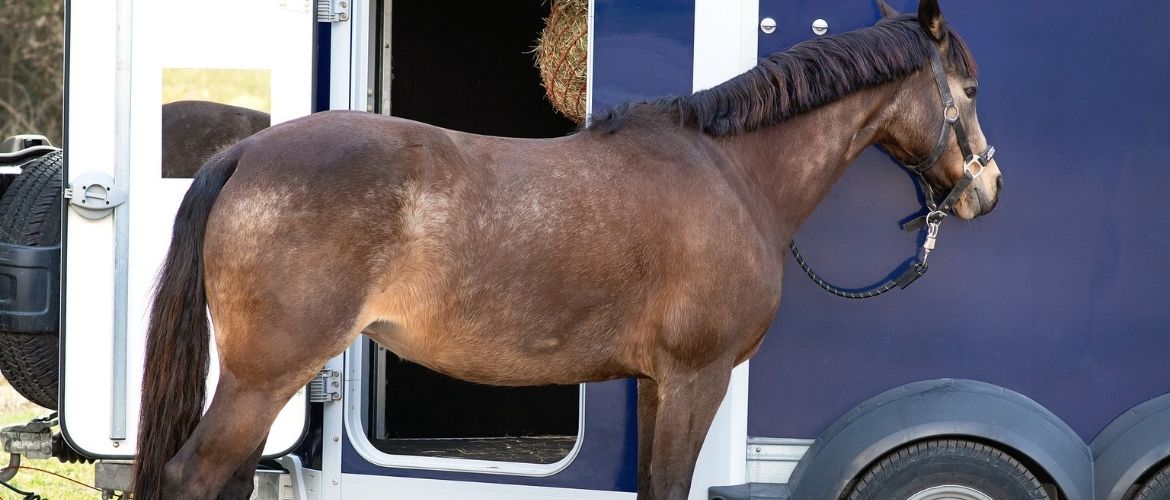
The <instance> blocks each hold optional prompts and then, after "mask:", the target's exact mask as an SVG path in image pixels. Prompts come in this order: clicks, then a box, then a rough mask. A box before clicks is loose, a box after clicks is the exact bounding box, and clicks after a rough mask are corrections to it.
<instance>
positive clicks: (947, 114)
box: [943, 102, 959, 123]
mask: <svg viewBox="0 0 1170 500" xmlns="http://www.w3.org/2000/svg"><path fill="white" fill-rule="evenodd" d="M943 118H944V119H946V121H947V123H955V122H957V121H959V107H958V106H957V105H955V103H953V102H952V103H947V105H946V107H945V108H943Z"/></svg>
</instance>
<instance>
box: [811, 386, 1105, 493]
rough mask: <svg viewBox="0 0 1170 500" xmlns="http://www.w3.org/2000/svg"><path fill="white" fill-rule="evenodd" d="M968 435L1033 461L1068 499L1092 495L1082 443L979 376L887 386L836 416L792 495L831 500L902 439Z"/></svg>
mask: <svg viewBox="0 0 1170 500" xmlns="http://www.w3.org/2000/svg"><path fill="white" fill-rule="evenodd" d="M936 437H967V438H974V439H977V440H980V441H984V442H988V443H989V444H994V445H996V446H998V447H1000V448H1002V449H1004V451H1008V452H1010V453H1012V454H1014V455H1015V456H1016V457H1017V458H1023V459H1025V461H1028V462H1032V463H1034V464H1036V465H1038V466H1039V467H1040V468H1041V469H1043V470H1040V471H1033V472H1034V473H1043V474H1046V475H1047V476H1049V477H1051V478H1052V480H1053V481H1054V482H1055V483H1056V485H1057V486H1058V487H1059V488H1060V489H1061V491H1063V492H1064V495H1065V496H1066V497H1067V498H1068V499H1069V500H1090V499H1092V498H1093V464H1092V456H1091V455H1090V452H1089V447H1088V446H1086V445H1085V443H1084V441H1083V440H1081V438H1080V437H1079V436H1077V434H1076V433H1075V432H1073V430H1072V429H1071V428H1069V426H1068V425H1067V424H1065V423H1064V422H1063V421H1061V420H1060V419H1059V418H1058V417H1057V416H1056V415H1054V414H1053V413H1052V412H1050V411H1048V410H1047V409H1045V408H1044V407H1043V406H1041V405H1040V404H1039V403H1036V402H1035V401H1032V400H1031V399H1028V398H1027V397H1025V396H1023V395H1021V394H1019V393H1016V392H1013V391H1011V390H1008V389H1005V388H1003V387H999V386H995V385H992V384H988V383H985V382H979V381H974V380H956V379H937V380H927V381H922V382H914V383H911V384H907V385H903V386H901V387H897V388H895V389H891V390H889V391H886V392H884V393H882V394H880V395H878V396H875V397H873V398H871V399H870V400H868V401H866V402H864V403H862V404H860V405H858V406H857V407H855V408H853V409H852V410H850V411H848V412H846V413H845V414H844V415H843V416H841V417H840V418H838V419H837V421H836V422H834V423H833V424H832V425H830V426H829V427H828V429H826V430H825V432H824V433H822V434H821V436H820V437H819V438H818V439H817V440H816V442H815V443H814V444H813V446H812V448H810V449H809V451H808V452H807V453H806V454H805V455H804V457H803V458H802V459H801V461H800V463H799V464H798V465H797V467H796V470H795V471H794V472H793V474H792V479H791V480H790V481H789V485H790V486H791V487H792V493H793V494H792V498H796V499H801V498H838V497H839V496H840V495H841V494H842V493H844V492H845V490H846V488H848V487H849V485H850V483H851V482H852V481H853V480H854V479H855V478H856V477H857V476H858V475H859V474H861V473H862V472H863V471H865V469H866V468H867V467H869V465H870V464H872V463H874V462H875V461H877V460H878V459H880V458H881V457H882V456H884V455H885V454H887V453H889V452H891V451H894V450H896V449H898V448H901V447H902V446H905V445H907V444H910V443H913V442H916V441H921V440H923V439H929V438H936Z"/></svg>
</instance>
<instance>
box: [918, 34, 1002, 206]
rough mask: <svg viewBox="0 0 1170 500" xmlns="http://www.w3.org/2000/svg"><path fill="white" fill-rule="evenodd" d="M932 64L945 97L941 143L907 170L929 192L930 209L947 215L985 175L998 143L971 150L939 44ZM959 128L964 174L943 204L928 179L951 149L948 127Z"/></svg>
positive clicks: (957, 132)
mask: <svg viewBox="0 0 1170 500" xmlns="http://www.w3.org/2000/svg"><path fill="white" fill-rule="evenodd" d="M930 67H931V69H932V70H933V72H934V81H935V84H937V85H938V93H939V95H940V96H942V103H943V123H942V126H941V127H940V130H939V133H938V142H936V143H935V144H934V149H932V150H931V151H930V156H927V157H926V159H925V160H923V161H922V162H920V163H918V164H916V165H905V167H906V168H907V169H909V170H910V171H911V172H914V174H915V177H916V178H917V180H918V182H919V183H920V184H921V185H922V190H923V194H925V195H926V196H925V198H926V199H925V202H924V203H925V205H926V208H927V209H929V210H930V211H931V212H943V214H944V215H945V214H951V213H954V207H955V204H956V203H958V201H959V197H960V196H962V195H963V192H964V191H966V190H967V188H968V187H969V186H970V185H971V182H972V181H974V180H975V179H977V178H978V177H979V176H980V175H982V174H983V168H984V167H986V166H987V165H988V164H989V163H991V160H992V159H993V158H995V146H990V145H989V146H987V149H984V150H983V152H981V153H979V154H974V153H972V152H971V143H970V142H969V141H968V138H967V129H966V128H965V127H963V119H962V118H961V117H960V116H959V108H958V106H956V105H955V98H954V97H953V96H952V95H951V86H950V83H949V82H948V81H947V74H946V71H945V70H944V69H943V64H942V57H941V56H940V55H939V53H938V47H935V46H933V45H932V46H931V51H930ZM948 127H949V128H953V129H954V130H955V142H957V143H958V144H959V151H960V152H961V153H962V154H963V177H961V178H959V180H958V181H957V182H955V185H954V187H952V188H951V192H950V193H949V194H947V197H946V198H944V199H943V202H942V204H941V205H939V204H936V202H935V197H934V190H933V189H932V188H931V187H930V183H928V182H926V176H925V174H926V172H928V171H930V169H932V168H934V167H935V165H937V164H938V160H939V158H941V157H942V155H943V153H945V152H946V150H947V128H948ZM975 164H978V165H979V168H978V169H977V170H974V171H972V169H971V167H972V166H973V165H975Z"/></svg>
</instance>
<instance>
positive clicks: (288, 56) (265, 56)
mask: <svg viewBox="0 0 1170 500" xmlns="http://www.w3.org/2000/svg"><path fill="white" fill-rule="evenodd" d="M69 4H70V5H69V7H68V9H69V12H68V18H69V29H68V35H67V38H68V41H67V49H66V54H67V56H66V59H67V68H68V69H67V73H66V74H67V75H68V76H67V81H66V91H67V98H66V127H65V128H66V130H65V150H66V164H65V166H66V174H65V175H66V179H67V182H72V196H73V199H72V201H73V204H74V205H82V206H79V207H75V208H69V209H66V215H65V216H66V217H67V219H66V221H65V223H66V225H65V229H64V230H63V231H64V234H63V243H64V245H63V246H64V252H65V255H64V258H63V261H64V271H63V273H62V280H63V287H62V288H63V304H62V310H63V311H64V318H63V321H62V328H61V337H62V338H61V341H62V342H61V344H62V364H61V367H62V368H61V370H62V373H61V377H62V383H61V387H62V391H61V396H60V403H59V405H60V409H61V425H62V429H63V433H64V434H65V436H66V437H67V439H69V440H70V442H71V443H72V444H73V445H74V446H75V447H77V448H78V449H80V450H83V451H85V452H86V453H88V454H91V455H95V456H102V457H129V456H131V455H132V454H133V453H134V450H135V449H136V443H135V436H136V434H137V421H138V404H139V387H141V384H142V380H141V377H142V362H143V359H142V353H143V349H144V344H145V332H146V326H147V321H148V315H149V314H148V307H149V304H150V295H151V290H152V286H153V283H154V278H155V273H156V272H157V270H158V268H159V265H160V264H161V262H162V259H163V256H164V254H165V252H166V249H167V245H168V243H169V240H170V233H171V224H172V219H173V217H174V214H175V211H176V209H177V208H178V205H179V202H180V200H181V199H182V196H183V193H184V192H185V191H186V189H187V187H188V185H189V184H190V179H189V178H185V177H189V175H190V174H189V173H183V172H175V171H168V172H166V173H165V175H164V170H165V166H164V165H163V160H162V159H163V158H164V157H165V156H166V155H164V148H163V146H162V144H163V143H164V142H166V143H168V145H169V146H168V148H172V147H175V146H173V144H175V143H177V142H181V141H176V138H179V139H185V140H193V141H195V142H196V143H199V142H200V141H202V143H203V145H205V146H208V147H210V148H212V149H223V148H226V147H227V146H229V145H230V144H231V143H232V142H234V139H232V138H227V139H225V138H223V137H222V136H217V135H216V134H217V133H219V132H222V131H223V130H224V129H225V127H224V126H215V122H210V125H209V123H206V122H205V123H196V122H197V120H195V119H194V118H190V116H187V115H182V116H180V117H179V118H180V120H179V121H178V122H174V120H171V119H172V118H174V117H175V116H173V115H172V116H170V117H168V125H167V128H166V132H165V133H164V131H163V122H164V119H163V118H164V117H163V116H162V115H163V114H164V112H163V111H162V109H163V107H162V105H163V103H166V102H173V101H182V100H196V101H209V102H213V104H207V105H201V106H203V107H204V108H206V109H211V110H212V111H213V113H211V115H212V117H211V118H212V119H216V118H215V117H216V116H218V117H219V118H218V119H227V118H224V116H229V117H235V118H233V119H234V120H235V125H234V126H237V127H238V126H240V122H243V123H244V124H245V125H255V124H257V123H260V122H264V123H265V124H267V123H268V122H270V123H273V124H275V123H279V122H281V121H286V120H289V119H291V118H295V117H297V116H301V115H306V114H308V113H309V112H310V111H311V105H312V61H313V57H312V53H313V29H314V23H313V16H312V11H311V9H310V5H311V4H310V2H308V1H307V0H252V1H243V2H241V1H235V0H205V1H201V2H188V1H180V0H160V1H156V2H131V1H129V0H119V1H117V2H81V1H74V2H69ZM228 105H230V106H235V108H231V107H229V106H228ZM197 107H198V106H197ZM216 110H218V112H220V114H219V115H216V114H215V111H216ZM225 110H226V111H225ZM195 114H197V113H195ZM265 114H267V115H268V117H267V119H268V121H267V122H265V121H264V118H265ZM241 117H243V118H241ZM204 118H207V117H206V116H205V117H204ZM184 120H188V121H184ZM229 121H230V120H229ZM176 123H177V124H176ZM186 123H193V124H194V125H192V126H191V127H188V129H189V130H187V132H183V130H184V129H183V127H182V126H181V125H183V124H186ZM216 141H219V143H216V144H210V145H208V144H207V143H214V142H216ZM192 151H197V150H194V149H193V150H192ZM212 152H214V151H212ZM205 154H209V153H204V152H192V153H189V154H187V156H203V155H205ZM67 187H68V186H67ZM107 188H109V189H107ZM83 195H84V196H83ZM82 199H84V200H85V203H81V202H80V201H81V200H82ZM123 199H124V202H121V201H122V200H123ZM107 202H109V206H110V208H112V210H110V213H108V214H103V213H102V212H101V211H94V210H88V209H89V208H92V207H93V206H94V205H98V206H99V207H100V208H106V206H105V205H106V204H107ZM120 202H121V203H120ZM213 348H214V346H213ZM213 359H214V356H213ZM212 364H213V366H212V367H211V376H210V377H209V385H213V384H214V381H215V380H216V378H217V371H218V370H217V367H216V366H214V365H215V363H214V362H213V363H212ZM211 390H213V388H210V387H209V392H208V394H209V395H210V394H211ZM306 406H307V404H306V401H305V395H304V394H303V391H302V393H298V395H297V396H296V397H294V398H293V400H292V401H290V402H289V404H288V405H287V406H286V407H285V408H284V410H283V411H282V413H281V414H280V416H279V417H278V419H277V422H276V425H275V426H274V428H273V430H272V433H271V434H270V435H269V437H268V441H267V446H266V448H265V454H266V455H279V454H283V453H284V452H286V451H287V450H290V449H291V448H293V447H295V446H296V445H297V444H298V442H299V441H300V438H301V436H302V434H303V433H304V430H305V421H306V411H305V410H306Z"/></svg>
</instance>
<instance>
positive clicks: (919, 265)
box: [788, 44, 995, 299]
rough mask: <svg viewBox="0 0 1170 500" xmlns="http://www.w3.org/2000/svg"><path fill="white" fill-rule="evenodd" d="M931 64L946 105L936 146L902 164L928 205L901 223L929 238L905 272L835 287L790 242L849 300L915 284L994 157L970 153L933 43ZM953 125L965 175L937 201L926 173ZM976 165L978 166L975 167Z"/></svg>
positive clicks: (806, 268) (991, 149)
mask: <svg viewBox="0 0 1170 500" xmlns="http://www.w3.org/2000/svg"><path fill="white" fill-rule="evenodd" d="M930 67H931V70H932V71H933V72H934V81H935V84H937V85H938V93H939V95H940V96H941V97H942V104H943V123H942V126H941V127H940V130H939V134H938V142H935V144H934V149H932V150H931V151H930V156H927V157H926V159H925V160H923V161H922V162H921V163H918V164H916V165H907V164H905V163H903V164H902V166H903V167H905V168H906V169H907V170H909V171H910V172H911V173H913V174H914V181H915V182H916V183H917V184H918V185H919V186H920V187H921V188H922V194H923V202H922V204H923V205H924V206H925V208H926V215H924V216H922V217H918V218H915V219H913V220H911V221H910V222H908V223H906V224H905V225H903V226H902V228H903V229H904V230H906V231H916V230H918V229H919V228H921V227H922V226H924V225H925V226H926V238H924V239H923V242H922V246H921V247H920V248H919V251H918V252H917V254H916V255H915V256H914V257H912V258H911V259H910V260H909V261H908V262H909V266H908V267H907V268H906V270H905V271H903V272H902V273H901V274H900V275H899V276H898V278H896V279H894V280H890V281H887V282H886V283H884V284H881V285H875V286H872V287H869V288H866V289H861V290H846V289H842V288H839V287H836V286H833V285H832V284H830V283H829V282H827V281H825V280H824V279H822V278H821V277H820V276H819V275H817V274H816V273H815V272H813V270H812V268H810V267H809V265H808V263H807V262H805V260H804V258H803V257H802V256H801V255H800V250H799V249H798V248H797V247H796V241H795V240H794V241H791V242H789V244H788V248H789V250H791V251H792V256H793V257H795V258H796V263H797V264H798V265H800V269H801V270H803V271H804V273H805V274H807V275H808V277H809V278H810V279H812V281H813V283H816V284H817V286H819V287H821V288H822V289H824V290H825V291H827V292H829V293H831V294H833V295H836V296H838V297H844V298H847V299H868V298H870V297H876V296H878V295H881V294H883V293H886V292H888V291H890V290H892V289H894V287H898V288H906V287H908V286H910V284H911V283H914V281H915V280H917V279H918V278H920V277H922V275H924V274H926V269H927V265H926V261H927V259H928V258H929V257H930V252H931V251H933V250H934V247H935V243H936V241H937V240H938V228H939V226H940V225H942V221H943V220H944V219H946V218H947V216H948V215H951V214H953V213H954V207H955V204H956V203H958V202H959V198H960V197H962V196H963V193H964V192H965V191H966V190H967V188H968V187H970V186H971V183H972V182H974V181H975V179H978V178H979V176H980V175H983V169H984V168H986V167H987V165H988V164H989V163H991V160H992V159H993V158H995V147H994V146H990V145H989V146H987V149H984V150H983V152H981V153H979V154H974V153H972V152H971V144H970V142H968V139H967V130H966V128H964V127H963V120H962V118H961V117H960V116H959V107H958V106H956V105H955V98H954V97H953V96H952V95H951V86H950V83H949V82H948V81H947V74H946V71H945V70H944V69H943V63H942V56H940V55H939V52H938V47H936V46H934V45H933V44H932V45H931V51H930ZM948 128H951V129H954V131H955V141H956V142H957V143H958V144H959V151H960V152H961V153H962V154H963V177H961V178H960V179H959V180H958V181H957V182H955V185H954V187H952V188H951V192H950V193H948V194H947V196H946V198H944V199H943V201H942V203H941V204H939V203H937V202H936V201H935V196H934V189H933V188H931V187H930V183H929V182H927V181H926V172H929V171H930V169H932V168H934V167H935V165H937V164H938V160H939V158H941V157H942V155H943V153H946V150H947V142H948V141H947V129H948ZM976 165H977V167H976Z"/></svg>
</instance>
